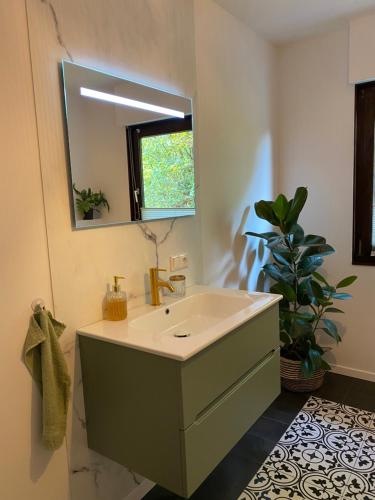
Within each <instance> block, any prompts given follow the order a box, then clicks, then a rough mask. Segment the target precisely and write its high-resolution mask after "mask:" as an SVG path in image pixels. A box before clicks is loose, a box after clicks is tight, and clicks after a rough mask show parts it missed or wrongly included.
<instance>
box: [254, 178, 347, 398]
mask: <svg viewBox="0 0 375 500" xmlns="http://www.w3.org/2000/svg"><path fill="white" fill-rule="evenodd" d="M306 199H307V189H306V188H304V187H299V188H298V189H297V190H296V193H295V195H294V198H292V199H291V200H288V199H287V198H286V197H285V196H284V195H283V194H280V195H279V196H278V197H277V198H276V200H275V201H264V200H261V201H259V202H258V203H255V212H256V214H257V216H258V217H260V218H261V219H264V220H266V221H267V222H269V223H270V224H272V225H273V226H275V227H276V228H278V231H277V232H276V231H275V232H267V233H261V234H259V233H253V232H247V233H246V234H247V235H248V236H256V237H257V238H262V239H263V240H265V242H266V244H265V246H266V247H267V248H268V249H269V250H270V252H271V256H272V259H273V262H272V263H269V264H266V265H265V266H264V267H263V271H264V273H265V274H266V275H267V276H268V277H270V278H271V279H272V280H273V281H274V282H275V283H274V284H273V285H272V286H271V288H270V291H271V292H273V293H278V294H281V295H282V296H283V299H282V301H281V302H280V341H281V382H282V385H283V387H285V388H286V389H289V390H291V391H296V392H305V391H312V390H315V389H317V388H319V387H320V386H321V385H322V383H323V379H324V375H325V373H326V371H327V370H329V369H330V368H331V367H330V365H329V364H328V363H327V361H326V360H325V359H324V357H323V355H324V353H325V351H326V350H327V348H324V347H323V346H322V345H320V343H319V339H320V337H319V339H318V337H317V334H318V333H323V334H325V335H327V336H329V337H331V338H332V339H334V340H335V341H336V342H337V343H339V342H341V336H340V334H339V332H338V328H337V325H336V323H335V322H334V321H333V320H332V319H331V317H332V316H331V315H336V314H342V313H343V311H342V310H341V309H338V308H336V307H334V302H335V300H347V299H350V298H351V295H350V294H348V293H343V292H342V291H341V289H342V288H346V287H348V286H349V285H351V284H352V283H353V282H354V281H355V280H356V279H357V277H356V276H348V277H347V278H344V279H343V280H341V281H340V282H339V283H337V284H336V285H332V284H330V283H329V282H328V281H327V279H326V278H325V277H324V276H322V275H321V274H320V273H318V269H319V268H320V267H321V266H322V265H323V262H324V259H323V257H326V256H327V255H330V254H333V253H334V251H335V250H334V248H333V247H332V246H331V245H328V244H327V242H326V239H325V238H324V237H323V236H318V235H315V234H307V235H306V234H305V233H304V230H303V229H302V227H301V226H300V225H299V224H298V218H299V215H300V213H301V210H302V209H303V207H304V205H305V203H306Z"/></svg>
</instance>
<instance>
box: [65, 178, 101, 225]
mask: <svg viewBox="0 0 375 500" xmlns="http://www.w3.org/2000/svg"><path fill="white" fill-rule="evenodd" d="M73 190H74V192H75V194H76V195H77V197H76V207H77V209H78V211H79V212H80V213H81V214H82V218H83V220H92V219H99V218H100V217H101V208H102V207H104V208H107V210H108V211H109V210H110V207H109V203H108V201H107V198H106V197H105V195H104V193H103V192H102V191H98V192H95V191H92V189H91V188H88V189H82V191H79V190H78V189H77V188H76V186H75V184H73Z"/></svg>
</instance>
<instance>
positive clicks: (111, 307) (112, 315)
mask: <svg viewBox="0 0 375 500" xmlns="http://www.w3.org/2000/svg"><path fill="white" fill-rule="evenodd" d="M113 279H114V284H113V287H112V290H108V292H107V294H106V296H105V300H104V307H103V319H106V320H109V321H120V320H122V319H125V318H126V316H127V314H128V308H127V298H126V293H125V292H123V291H121V287H120V285H119V280H122V279H125V278H124V276H114V277H113Z"/></svg>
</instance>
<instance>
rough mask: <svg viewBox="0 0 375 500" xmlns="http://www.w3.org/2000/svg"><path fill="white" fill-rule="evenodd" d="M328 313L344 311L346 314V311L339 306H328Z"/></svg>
mask: <svg viewBox="0 0 375 500" xmlns="http://www.w3.org/2000/svg"><path fill="white" fill-rule="evenodd" d="M324 312H326V313H342V314H344V311H342V310H341V309H337V307H327V309H326V310H325V311H324Z"/></svg>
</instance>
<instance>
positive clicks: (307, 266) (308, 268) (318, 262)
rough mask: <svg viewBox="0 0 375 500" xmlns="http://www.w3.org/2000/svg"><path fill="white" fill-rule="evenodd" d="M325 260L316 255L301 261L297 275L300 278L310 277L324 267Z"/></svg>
mask: <svg viewBox="0 0 375 500" xmlns="http://www.w3.org/2000/svg"><path fill="white" fill-rule="evenodd" d="M323 262H324V261H323V259H322V258H321V257H318V256H316V255H313V256H311V257H307V258H305V259H301V260H300V261H299V262H298V264H297V274H298V276H300V277H305V276H310V275H311V274H313V273H314V272H315V271H316V269H318V268H319V267H321V266H322V264H323Z"/></svg>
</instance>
